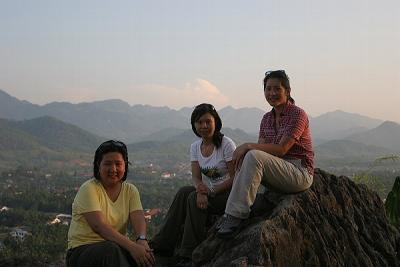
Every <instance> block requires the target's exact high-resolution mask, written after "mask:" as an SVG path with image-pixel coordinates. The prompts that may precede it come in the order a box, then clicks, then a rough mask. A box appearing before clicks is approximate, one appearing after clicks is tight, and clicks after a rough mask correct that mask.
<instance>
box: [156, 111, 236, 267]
mask: <svg viewBox="0 0 400 267" xmlns="http://www.w3.org/2000/svg"><path fill="white" fill-rule="evenodd" d="M191 124H192V129H193V132H194V133H195V134H196V135H197V136H198V137H200V139H199V140H197V141H195V142H194V143H193V144H192V145H191V147H190V161H191V168H192V180H193V185H194V186H185V187H182V188H181V189H180V190H179V191H178V192H177V194H176V195H175V198H174V200H173V202H172V204H171V207H170V208H169V210H168V213H167V215H166V218H165V222H164V224H163V226H162V228H161V230H160V231H159V232H158V234H157V235H156V236H155V237H154V239H153V240H152V241H151V247H152V248H153V249H154V253H155V254H156V255H159V256H166V257H168V256H173V255H174V251H175V248H176V247H179V249H178V251H177V253H176V256H177V257H178V259H179V260H178V261H179V262H178V264H177V266H191V258H192V252H193V250H194V249H195V248H196V246H197V245H198V244H200V242H201V241H203V240H204V239H205V238H206V221H207V217H208V215H209V214H223V213H224V209H225V205H226V201H227V199H228V196H229V192H230V189H231V187H232V182H233V177H234V167H233V164H232V155H233V151H234V150H235V148H236V145H235V143H234V142H233V141H232V140H231V139H230V138H228V137H226V136H224V135H223V134H222V133H221V132H220V131H221V127H222V122H221V119H220V117H219V115H218V113H217V111H216V110H215V108H214V107H213V106H212V105H210V104H205V103H204V104H200V105H198V106H196V107H195V109H194V111H193V113H192V116H191ZM182 227H183V232H182ZM180 236H182V241H181V243H180V244H178V242H179V241H180V239H179V237H180Z"/></svg>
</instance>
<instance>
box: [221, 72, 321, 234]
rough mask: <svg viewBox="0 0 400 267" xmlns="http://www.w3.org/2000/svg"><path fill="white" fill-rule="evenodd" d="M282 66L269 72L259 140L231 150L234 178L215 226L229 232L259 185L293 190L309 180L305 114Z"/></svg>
mask: <svg viewBox="0 0 400 267" xmlns="http://www.w3.org/2000/svg"><path fill="white" fill-rule="evenodd" d="M290 91H291V88H290V83H289V77H288V76H287V75H286V73H285V71H284V70H276V71H268V72H266V73H265V78H264V95H265V99H266V100H267V102H268V103H269V104H270V105H271V106H272V110H271V111H269V112H267V113H266V114H265V115H264V117H263V118H262V120H261V124H260V131H259V137H258V143H245V144H242V145H240V146H238V147H237V148H236V150H235V152H234V153H233V158H232V161H233V163H234V165H235V170H236V174H235V178H234V182H233V186H232V190H231V193H230V195H229V198H228V202H227V204H226V209H225V215H224V217H223V220H222V223H221V224H220V226H219V229H218V234H219V235H220V236H222V237H223V236H229V235H230V234H232V233H233V232H234V231H235V230H236V229H237V228H238V227H239V225H240V223H241V221H242V220H244V219H247V218H248V217H249V214H250V207H251V206H252V204H253V203H254V200H255V198H256V194H257V190H258V187H259V186H260V184H263V185H264V186H265V187H266V188H268V189H271V190H277V191H279V192H285V193H297V192H301V191H304V190H306V189H308V188H309V187H310V186H311V184H312V182H313V175H314V151H313V147H312V141H311V133H310V126H309V121H308V117H307V114H306V113H305V112H304V110H302V109H301V108H299V107H298V106H296V105H295V103H294V100H293V98H292V97H291V96H290Z"/></svg>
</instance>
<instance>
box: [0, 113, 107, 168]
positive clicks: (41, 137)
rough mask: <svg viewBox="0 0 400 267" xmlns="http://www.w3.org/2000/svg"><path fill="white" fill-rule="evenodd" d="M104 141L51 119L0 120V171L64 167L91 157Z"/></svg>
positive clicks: (72, 126)
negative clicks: (25, 167) (65, 164)
mask: <svg viewBox="0 0 400 267" xmlns="http://www.w3.org/2000/svg"><path fill="white" fill-rule="evenodd" d="M104 140H105V138H104V137H99V136H96V135H93V134H91V133H89V132H87V131H84V130H82V129H80V128H79V127H77V126H75V125H71V124H67V123H65V122H63V121H61V120H58V119H55V118H52V117H48V116H46V117H39V118H35V119H30V120H23V121H11V120H6V119H0V168H7V167H8V168H11V167H16V166H19V165H26V166H37V167H50V165H49V164H50V163H54V162H59V163H60V164H63V163H66V162H67V161H73V160H79V159H81V156H82V155H87V154H90V157H91V156H92V153H93V151H94V150H95V149H96V147H97V146H98V145H99V144H100V143H101V142H102V141H104ZM77 155H78V156H77Z"/></svg>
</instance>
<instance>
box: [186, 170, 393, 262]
mask: <svg viewBox="0 0 400 267" xmlns="http://www.w3.org/2000/svg"><path fill="white" fill-rule="evenodd" d="M263 197H265V200H264V201H267V202H270V203H274V204H275V205H276V206H275V208H273V209H271V210H270V211H267V212H266V213H264V214H263V215H262V216H258V217H254V218H251V219H249V220H246V222H245V223H244V225H243V227H242V229H241V231H240V232H239V233H237V234H236V235H234V237H233V238H231V239H228V240H222V239H219V238H218V237H216V235H215V233H214V231H211V234H210V236H209V237H208V238H207V239H206V240H205V241H204V242H203V243H201V244H200V245H199V246H198V247H197V248H196V250H195V251H194V252H193V260H194V264H195V265H196V266H400V254H399V250H400V234H399V232H398V231H397V229H396V228H395V227H393V226H391V225H390V224H389V222H388V220H387V218H386V215H385V209H384V205H383V202H382V200H381V199H380V198H379V196H378V195H377V194H376V193H375V192H373V191H371V190H369V189H368V188H367V187H366V186H363V185H357V184H355V183H354V182H352V181H351V180H350V179H349V178H347V177H344V176H341V177H336V176H334V175H331V174H328V173H326V172H324V171H322V170H319V169H316V171H315V176H314V184H313V186H312V187H311V188H310V190H308V191H306V192H303V193H299V194H292V195H280V194H277V193H272V192H268V193H266V194H265V196H263Z"/></svg>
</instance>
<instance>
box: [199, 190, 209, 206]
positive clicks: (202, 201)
mask: <svg viewBox="0 0 400 267" xmlns="http://www.w3.org/2000/svg"><path fill="white" fill-rule="evenodd" d="M207 206H208V197H207V195H206V194H202V193H197V207H198V208H199V209H202V210H205V209H207Z"/></svg>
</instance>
